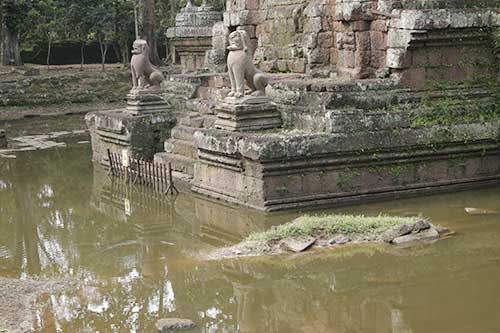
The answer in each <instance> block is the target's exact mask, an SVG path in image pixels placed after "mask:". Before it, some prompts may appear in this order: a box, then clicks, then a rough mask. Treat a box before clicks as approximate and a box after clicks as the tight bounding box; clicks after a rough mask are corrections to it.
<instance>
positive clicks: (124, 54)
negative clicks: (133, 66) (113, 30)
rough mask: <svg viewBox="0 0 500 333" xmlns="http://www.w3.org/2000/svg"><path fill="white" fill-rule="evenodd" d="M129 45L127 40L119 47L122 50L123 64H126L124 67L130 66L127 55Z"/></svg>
mask: <svg viewBox="0 0 500 333" xmlns="http://www.w3.org/2000/svg"><path fill="white" fill-rule="evenodd" d="M128 47H129V45H128V41H126V42H124V44H123V45H122V47H121V50H122V59H123V64H124V65H125V66H126V67H129V66H130V57H129V52H130V51H129V49H128Z"/></svg>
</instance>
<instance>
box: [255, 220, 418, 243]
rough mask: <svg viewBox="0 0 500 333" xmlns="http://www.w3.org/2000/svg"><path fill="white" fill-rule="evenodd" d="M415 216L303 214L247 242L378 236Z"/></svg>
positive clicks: (413, 221)
mask: <svg viewBox="0 0 500 333" xmlns="http://www.w3.org/2000/svg"><path fill="white" fill-rule="evenodd" d="M418 220H419V217H397V216H385V215H379V216H363V215H318V216H310V215H305V216H302V217H299V218H298V219H296V220H294V221H292V222H290V223H287V224H283V225H280V226H277V227H273V228H271V229H270V230H267V231H264V232H260V233H253V234H251V235H250V236H249V237H248V238H247V239H246V240H247V241H271V240H274V241H279V240H282V239H286V238H289V237H301V236H314V235H316V234H318V233H325V232H326V233H328V234H331V235H334V234H346V235H356V236H359V237H363V236H373V235H375V236H376V235H382V234H383V233H384V232H386V231H388V230H391V229H393V228H394V227H396V226H399V225H403V224H413V223H416V222H417V221H418Z"/></svg>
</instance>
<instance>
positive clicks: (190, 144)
mask: <svg viewBox="0 0 500 333" xmlns="http://www.w3.org/2000/svg"><path fill="white" fill-rule="evenodd" d="M212 109H213V107H212V103H211V102H210V101H206V100H200V99H198V100H193V101H190V102H189V105H188V110H189V111H188V112H186V113H185V114H184V116H183V117H182V118H180V119H179V121H178V123H177V126H175V127H174V128H173V129H172V134H171V137H170V138H169V139H168V140H166V141H165V152H164V153H159V154H156V155H155V161H158V162H162V163H169V162H170V163H172V167H173V169H174V171H175V172H177V173H180V174H181V175H182V176H183V178H192V177H193V174H194V163H195V162H196V160H197V158H198V149H197V148H196V145H195V144H194V141H193V135H194V133H195V132H196V131H198V130H201V129H204V128H211V127H213V125H214V123H215V120H216V116H215V115H214V113H213V110H212Z"/></svg>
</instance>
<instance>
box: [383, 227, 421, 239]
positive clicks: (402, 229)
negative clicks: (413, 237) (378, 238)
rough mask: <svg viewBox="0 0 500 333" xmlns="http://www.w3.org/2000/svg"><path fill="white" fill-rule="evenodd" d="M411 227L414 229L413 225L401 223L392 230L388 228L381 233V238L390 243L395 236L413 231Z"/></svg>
mask: <svg viewBox="0 0 500 333" xmlns="http://www.w3.org/2000/svg"><path fill="white" fill-rule="evenodd" d="M413 229H414V226H413V225H410V224H403V225H401V226H399V227H397V228H395V229H393V230H389V231H387V232H385V233H384V234H383V235H382V240H383V241H384V242H387V243H390V242H392V241H393V240H394V239H395V238H398V237H401V236H405V235H408V234H410V233H411V232H412V231H413Z"/></svg>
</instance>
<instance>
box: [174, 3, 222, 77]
mask: <svg viewBox="0 0 500 333" xmlns="http://www.w3.org/2000/svg"><path fill="white" fill-rule="evenodd" d="M221 18H222V15H221V13H219V12H217V11H215V10H214V9H213V7H211V6H209V5H208V4H207V3H206V2H204V3H203V4H202V6H200V7H197V6H195V5H193V4H192V3H191V2H190V1H188V3H187V6H186V7H185V8H183V9H181V12H180V13H179V14H177V16H176V18H175V27H172V28H169V29H168V31H167V38H168V39H169V41H170V43H169V46H170V47H169V54H170V57H171V61H172V63H173V64H176V65H180V66H181V67H182V68H183V69H186V70H192V69H196V68H203V67H205V53H206V52H207V51H209V50H211V49H212V26H213V25H214V24H215V23H217V22H218V21H220V20H221Z"/></svg>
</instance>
